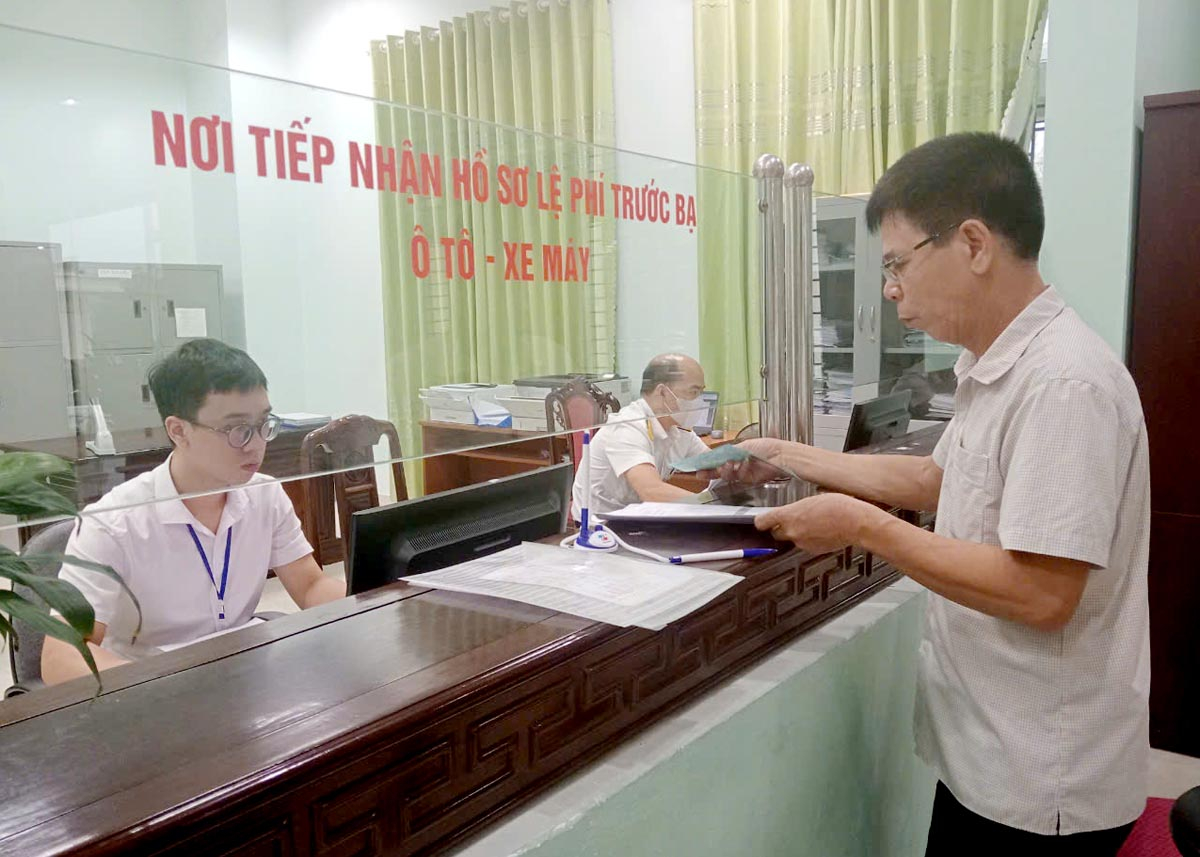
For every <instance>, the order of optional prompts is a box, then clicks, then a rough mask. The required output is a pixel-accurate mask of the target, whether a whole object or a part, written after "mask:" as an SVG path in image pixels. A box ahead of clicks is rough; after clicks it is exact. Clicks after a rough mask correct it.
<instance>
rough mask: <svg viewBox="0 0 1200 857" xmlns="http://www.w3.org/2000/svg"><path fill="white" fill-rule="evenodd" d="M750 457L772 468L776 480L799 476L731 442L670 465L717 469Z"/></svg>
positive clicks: (681, 469) (689, 469)
mask: <svg viewBox="0 0 1200 857" xmlns="http://www.w3.org/2000/svg"><path fill="white" fill-rule="evenodd" d="M750 459H754V460H755V461H761V462H762V463H763V464H766V465H767V466H768V467H771V468H773V469H774V470H775V471H777V472H778V474H779V476H778V480H784V479H799V478H800V477H799V476H797V475H796V474H795V473H793V472H792V471H791V470H789V469H788V468H786V467H782V466H780V465H778V464H775V463H774V462H773V461H768V460H767V459H765V458H763V457H762V456H761V455H755V454H754V453H752V452H751V451H750V450H748V449H745V448H744V447H741V446H737V445H736V444H731V443H730V444H725V445H724V446H718V447H715V448H714V449H710V450H708V451H707V452H701V453H700V454H699V455H690V456H688V457H687V458H681V459H680V460H679V461H675V462H672V463H671V467H672V468H674V469H675V470H678V471H679V472H681V473H695V472H696V471H697V470H719V469H720V467H721V465H722V464H728V463H729V462H731V461H749V460H750ZM778 480H772V481H778Z"/></svg>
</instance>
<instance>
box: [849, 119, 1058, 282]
mask: <svg viewBox="0 0 1200 857" xmlns="http://www.w3.org/2000/svg"><path fill="white" fill-rule="evenodd" d="M888 215H901V216H903V217H904V218H905V219H906V220H909V221H911V222H912V223H913V225H915V226H918V227H920V228H921V229H922V230H923V231H924V232H925V233H926V234H928V235H934V234H936V233H938V232H942V231H944V230H946V229H948V228H950V227H951V226H954V225H955V224H958V223H961V222H962V221H964V220H969V219H971V218H975V219H978V220H982V221H983V222H984V223H986V224H987V226H988V228H989V229H991V230H992V231H993V232H996V233H999V234H1000V235H1002V236H1004V238H1005V239H1007V241H1008V243H1009V246H1010V247H1011V248H1012V250H1013V252H1014V253H1015V254H1016V255H1017V256H1018V257H1019V258H1021V259H1036V258H1037V257H1038V253H1039V252H1040V251H1041V249H1042V235H1043V234H1044V233H1045V231H1046V214H1045V211H1044V210H1043V208H1042V191H1041V188H1039V187H1038V181H1037V175H1036V174H1035V173H1034V172H1033V164H1032V163H1031V162H1030V160H1029V156H1028V155H1027V154H1026V153H1025V150H1024V149H1022V148H1021V147H1020V146H1018V145H1017V144H1016V143H1014V142H1013V141H1012V140H1006V139H1004V138H1003V137H1000V136H999V135H997V134H984V133H967V134H949V135H947V136H945V137H937V138H935V139H933V140H930V141H929V142H928V143H923V144H922V145H920V146H917V148H915V149H913V150H912V151H910V152H908V153H906V154H905V155H903V156H902V157H901V158H900V160H898V161H896V163H894V164H892V165H891V166H890V167H888V169H887V171H886V172H885V173H884V174H883V175H882V176H881V177H880V179H879V182H878V184H876V185H875V190H874V191H872V192H871V198H870V200H868V202H867V228H868V229H870V230H871V232H878V231H879V225H880V223H882V222H883V220H884V218H885V217H887V216H888Z"/></svg>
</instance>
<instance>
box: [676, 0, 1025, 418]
mask: <svg viewBox="0 0 1200 857" xmlns="http://www.w3.org/2000/svg"><path fill="white" fill-rule="evenodd" d="M1047 2H1048V0H696V2H695V4H694V9H695V56H696V64H695V65H696V89H697V91H696V135H697V146H696V150H697V160H698V162H699V163H700V164H701V165H702V166H707V167H720V168H723V169H727V170H735V171H738V172H742V173H748V172H750V170H751V169H752V167H753V164H754V160H755V159H756V158H757V157H758V156H759V155H761V154H762V153H764V152H770V153H772V154H776V155H779V156H780V157H781V158H783V161H784V163H785V164H790V163H794V162H797V161H798V162H801V163H807V164H809V165H811V166H812V168H813V171H814V173H815V176H816V190H817V191H818V192H824V193H831V194H849V193H867V192H869V191H870V190H871V188H872V187H873V186H874V184H875V182H876V180H877V179H878V178H879V176H880V175H881V174H882V173H883V171H884V170H885V169H886V168H887V167H888V165H889V164H892V163H894V162H895V161H896V159H898V158H899V157H900V156H901V155H903V154H904V153H905V152H907V151H908V150H909V149H912V148H914V147H915V146H918V145H920V144H921V143H923V142H925V141H926V140H929V139H932V138H933V137H937V136H940V135H943V134H948V133H953V132H957V131H999V130H1000V128H1001V121H1002V119H1003V117H1004V111H1005V106H1006V105H1007V104H1008V102H1009V99H1010V97H1011V96H1012V93H1013V89H1014V86H1015V84H1016V81H1017V78H1018V75H1019V73H1020V70H1021V62H1022V58H1023V56H1024V55H1025V53H1026V50H1027V48H1028V46H1029V44H1030V42H1031V40H1032V39H1033V37H1034V34H1035V32H1037V30H1038V25H1039V23H1040V21H1041V20H1042V18H1043V16H1044V15H1045V11H1046V5H1047ZM699 204H700V206H701V210H702V211H704V212H705V213H706V216H705V217H703V218H701V219H700V222H699V227H700V228H699V232H698V245H699V253H700V266H699V267H700V289H699V291H700V342H701V343H702V345H701V362H702V363H703V364H704V366H705V369H706V371H708V372H709V373H710V377H709V382H710V386H713V387H714V388H715V389H720V390H721V391H722V395H728V396H731V397H736V398H734V399H733V400H735V401H736V400H746V399H755V398H758V395H759V390H760V383H759V376H758V372H757V367H758V365H759V363H760V362H761V351H760V349H761V346H760V338H759V328H760V324H761V318H760V315H759V306H758V302H759V289H760V287H759V281H758V248H757V245H756V243H755V242H756V240H757V239H756V238H755V235H756V234H757V230H756V229H753V228H751V227H749V226H748V224H752V223H753V222H754V220H755V212H754V200H753V199H751V198H749V196H748V195H747V194H745V193H740V194H731V193H730V192H729V186H728V183H727V182H720V181H719V180H718V181H714V180H712V179H708V180H706V176H705V174H704V171H701V179H700V185H699ZM747 416H749V415H747Z"/></svg>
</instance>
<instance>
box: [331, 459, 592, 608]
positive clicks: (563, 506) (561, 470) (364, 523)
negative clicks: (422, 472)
mask: <svg viewBox="0 0 1200 857" xmlns="http://www.w3.org/2000/svg"><path fill="white" fill-rule="evenodd" d="M573 481H574V472H573V468H572V466H571V463H570V462H566V463H564V464H556V465H553V466H551V467H540V468H538V469H537V470H533V471H530V472H529V473H520V474H518V475H516V476H508V477H505V478H503V479H493V480H491V481H489V482H483V483H480V484H479V485H468V486H467V487H465V488H456V489H454V490H453V491H444V492H442V493H439V494H433V495H431V496H429V497H421V498H419V499H416V500H403V501H401V502H399V503H392V504H391V505H388V506H379V507H376V508H374V509H365V510H363V511H361V512H355V513H354V514H353V515H352V516H351V518H350V551H349V554H348V563H347V571H346V576H347V580H348V583H349V591H350V594H351V595H354V594H357V593H359V592H366V591H368V590H371V589H375V588H376V587H379V586H383V585H384V584H385V583H391V582H392V581H394V580H398V579H399V578H401V577H406V576H408V575H410V574H420V573H421V572H425V571H434V570H436V569H439V568H445V567H447V566H450V565H456V564H458V563H460V562H466V561H467V560H470V559H476V558H478V557H481V556H487V555H488V554H491V553H495V552H496V551H500V550H504V549H505V548H509V547H512V546H514V545H518V544H520V543H521V542H522V541H534V540H536V539H541V538H545V537H546V536H552V535H555V534H557V533H561V532H563V531H564V530H565V529H566V526H567V515H568V513H569V510H570V505H571V484H572V482H573Z"/></svg>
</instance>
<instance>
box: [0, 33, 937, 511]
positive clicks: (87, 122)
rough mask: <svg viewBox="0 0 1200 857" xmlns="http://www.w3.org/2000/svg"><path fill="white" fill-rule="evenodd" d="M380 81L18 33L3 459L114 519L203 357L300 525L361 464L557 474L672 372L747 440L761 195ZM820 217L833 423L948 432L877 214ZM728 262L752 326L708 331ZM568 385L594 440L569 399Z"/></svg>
mask: <svg viewBox="0 0 1200 857" xmlns="http://www.w3.org/2000/svg"><path fill="white" fill-rule="evenodd" d="M372 58H373V63H374V69H375V76H376V85H377V92H378V93H380V97H379V98H376V99H371V98H365V97H361V96H354V95H348V94H344V93H339V92H334V91H330V90H324V89H320V88H316V87H312V86H307V85H299V84H294V83H290V82H287V81H282V80H277V79H272V78H266V77H261V76H256V75H250V74H243V73H237V72H233V71H230V70H228V69H223V68H218V67H213V66H207V65H202V64H197V63H189V62H183V61H177V60H171V59H167V58H163V57H160V56H155V55H150V54H143V53H138V52H132V51H126V50H121V49H116V48H111V47H105V46H101V45H96V44H90V43H85V42H79V41H74V40H69V39H64V38H59V37H52V36H47V35H41V34H37V33H32V32H29V31H23V30H16V29H10V28H7V27H2V26H0V71H2V72H3V77H4V80H5V81H6V82H7V84H8V85H7V86H5V87H4V88H3V90H0V113H2V114H3V115H4V116H5V117H6V121H5V123H4V125H3V127H0V293H2V294H3V306H4V313H3V314H2V315H3V318H0V449H2V450H5V451H10V452H11V451H40V452H47V453H50V454H52V455H56V456H58V457H60V458H62V459H64V460H65V461H67V462H69V464H70V466H71V470H70V474H69V476H67V475H65V476H64V477H63V483H62V490H63V491H64V492H66V493H67V494H68V495H69V496H70V497H71V499H72V501H73V502H74V503H75V504H76V506H77V507H78V508H82V507H83V506H84V505H86V504H88V503H91V502H93V501H95V500H96V499H98V498H99V497H101V496H102V495H103V494H105V493H106V492H107V491H109V490H111V489H112V488H114V487H115V486H117V485H120V484H122V483H123V482H126V481H128V480H130V479H132V478H134V477H136V476H137V475H139V474H141V473H145V472H147V471H149V470H151V469H152V468H154V467H155V466H157V465H159V464H161V463H162V462H163V461H164V460H165V459H166V456H167V454H168V453H169V452H170V450H171V441H170V440H169V439H168V437H167V434H166V432H165V430H164V428H163V420H162V416H161V415H160V413H159V409H158V403H157V402H156V400H155V397H154V394H153V390H152V389H151V384H150V380H149V377H148V373H149V370H150V369H151V367H153V366H154V365H155V364H157V363H158V362H159V361H161V360H162V359H163V358H165V357H166V356H167V355H169V354H171V353H172V352H174V351H175V350H176V349H177V348H179V347H180V346H181V345H183V344H185V343H188V342H192V341H195V340H198V339H202V338H213V339H218V340H221V341H222V342H225V343H227V344H229V345H233V346H236V347H238V348H242V349H245V350H246V351H247V352H248V353H249V355H250V356H251V357H252V358H253V360H254V361H255V362H256V363H257V364H258V366H260V367H261V369H262V371H263V373H264V374H265V376H266V378H267V381H268V387H269V398H270V406H271V408H272V410H273V412H274V413H275V414H277V415H278V416H279V417H280V418H281V426H280V429H279V433H278V435H277V436H276V437H275V438H274V440H272V441H271V443H270V444H269V445H268V446H267V447H266V451H265V453H264V457H263V458H262V461H261V472H262V473H263V474H267V475H269V476H271V477H274V478H277V479H280V480H286V481H290V482H294V483H296V484H294V485H292V486H291V487H290V488H289V493H290V494H291V495H292V496H293V499H294V500H296V502H297V503H298V504H300V503H302V502H310V500H311V498H310V500H305V499H304V498H305V492H306V491H308V490H309V488H308V487H305V486H304V485H301V484H300V483H307V482H310V481H312V478H313V477H315V476H318V475H327V474H330V473H335V472H344V471H347V470H349V469H352V468H356V467H357V468H359V469H361V468H362V467H363V465H365V464H374V465H376V467H375V470H374V474H375V478H376V483H377V490H378V494H379V499H380V501H381V502H386V501H387V500H389V499H393V498H396V497H397V496H404V495H407V496H408V497H415V496H419V495H421V494H423V493H431V492H437V491H442V490H447V489H449V488H454V487H459V486H461V485H463V484H471V483H473V482H478V481H483V480H486V479H491V478H496V477H498V476H504V475H509V474H512V473H519V472H525V471H527V470H530V469H533V468H536V467H541V466H545V465H546V464H551V463H556V462H558V461H561V460H563V458H564V456H566V457H570V456H571V454H572V448H571V441H570V432H569V431H568V429H570V430H578V429H581V428H584V427H587V426H589V425H595V424H598V423H603V422H604V421H605V420H606V419H609V418H610V417H609V413H608V412H609V411H610V410H618V409H620V408H622V407H625V406H627V405H630V403H632V402H634V401H635V400H637V399H638V398H639V396H640V386H641V379H642V372H643V369H644V367H645V366H646V365H647V363H648V361H649V360H650V359H651V358H652V357H654V356H655V355H657V354H661V353H666V352H678V353H683V354H687V355H690V356H693V357H697V358H699V359H700V360H701V362H702V363H703V364H704V369H705V372H706V381H707V387H708V389H709V390H710V391H714V392H717V393H718V394H719V395H720V399H719V402H718V404H717V405H716V407H715V408H714V409H713V412H712V417H711V419H712V423H713V425H712V426H711V428H712V429H713V433H712V434H711V435H709V436H708V437H709V438H710V441H709V442H710V443H711V442H712V441H714V440H716V441H719V440H727V439H733V438H736V437H738V436H739V435H740V434H753V433H754V427H753V426H752V425H751V424H752V423H754V422H755V421H756V420H757V413H758V398H759V396H760V395H761V387H760V385H759V383H758V379H757V369H758V366H759V363H760V362H761V358H760V355H761V338H760V327H761V314H762V307H761V306H760V305H759V300H758V296H760V295H761V289H760V286H759V284H758V282H756V281H754V280H753V279H751V276H750V274H748V273H743V272H745V271H748V270H749V269H750V268H751V267H752V266H747V265H745V264H742V260H743V259H744V258H745V257H746V256H747V254H750V253H757V231H758V218H757V216H756V212H757V204H756V189H755V186H754V182H753V180H752V178H751V177H750V176H749V175H748V174H739V173H732V172H726V171H721V170H713V169H706V168H701V167H698V166H696V165H694V164H687V163H681V162H676V161H668V160H663V159H659V158H653V157H649V156H646V155H641V154H636V153H631V152H625V151H621V150H619V149H616V148H613V147H611V146H605V145H599V144H597V143H589V142H581V141H580V140H578V139H572V138H568V137H564V136H553V135H550V134H544V133H536V132H531V131H527V130H520V129H517V128H512V127H507V126H503V125H497V124H493V123H487V122H482V121H478V120H473V119H466V118H463V117H460V116H454V115H450V114H446V113H441V112H438V111H436V110H430V109H420V108H416V107H412V106H408V105H406V104H403V103H400V102H401V101H402V99H401V98H400V96H402V95H403V94H404V93H405V91H406V90H405V68H406V63H409V62H411V61H412V58H411V57H406V56H405V52H404V40H403V39H393V40H388V41H387V42H381V43H378V44H376V45H374V46H373V48H372ZM592 132H593V133H592V136H593V137H595V138H596V139H601V138H605V137H606V135H605V133H603V129H592ZM607 136H608V137H609V138H610V137H611V130H609V133H608V135H607ZM817 186H818V187H819V186H820V176H817ZM817 196H818V198H817V201H816V214H817V217H816V224H817V228H816V234H815V238H814V241H815V244H816V247H815V251H816V252H815V254H814V258H815V260H816V265H815V267H816V272H815V276H814V284H815V286H816V288H815V300H814V319H813V329H814V363H815V372H814V374H815V382H816V387H815V389H816V392H815V396H814V399H815V402H814V409H815V411H816V412H817V413H818V414H819V415H825V416H836V417H839V418H842V419H845V418H848V415H849V407H850V404H851V403H852V402H853V401H858V400H862V399H866V398H872V397H874V396H876V395H879V394H882V393H887V392H890V391H892V390H894V389H904V388H911V389H912V390H913V396H912V403H913V414H914V416H922V417H930V418H935V419H944V418H946V417H947V416H948V415H949V409H950V408H951V407H952V393H953V373H952V372H950V371H949V369H950V367H951V366H952V364H953V360H954V349H950V348H948V347H946V346H942V345H940V344H937V343H932V342H928V341H927V340H925V339H924V338H921V337H919V336H917V335H916V334H913V333H910V332H907V331H905V330H904V329H903V326H902V325H901V324H900V322H899V320H898V319H897V317H896V314H895V308H894V307H893V306H892V305H891V304H889V302H887V301H886V300H883V299H882V295H881V289H880V274H879V266H878V262H879V259H878V257H879V247H878V239H877V238H876V237H873V236H870V235H869V234H868V233H867V231H866V228H865V222H864V219H863V211H864V208H865V200H863V199H858V198H838V197H832V196H827V195H821V194H818V195H817ZM733 211H737V212H744V213H745V215H746V216H745V217H744V218H741V219H736V220H731V219H730V217H729V213H730V212H733ZM705 223H707V224H708V225H709V227H710V228H709V229H707V230H706V231H705V232H703V233H702V231H701V228H700V227H701V225H702V224H705ZM713 224H720V226H721V229H714V228H712V227H713ZM725 229H728V230H729V231H728V233H726V232H723V231H721V230H725ZM701 240H704V241H707V242H710V246H709V248H708V252H707V253H702V252H701V249H702V248H701V246H700V244H701ZM722 242H727V243H728V248H729V249H728V254H729V256H730V257H733V256H735V255H736V256H737V261H736V262H735V263H733V264H729V265H725V266H723V267H722V270H724V271H728V272H731V273H729V275H728V280H729V282H728V288H729V290H730V294H731V295H733V296H734V299H733V300H732V301H730V302H729V304H730V305H731V306H732V305H738V306H739V307H740V309H739V312H740V313H741V315H740V318H742V319H744V323H742V322H740V321H738V320H737V319H734V318H732V317H731V321H730V324H729V325H728V327H727V331H726V334H725V335H724V336H713V335H711V333H710V334H709V335H708V336H705V337H703V338H702V336H701V334H700V329H701V325H700V322H699V318H700V315H701V312H702V307H701V302H700V297H699V292H698V288H697V282H698V270H699V266H700V265H701V264H711V263H712V260H713V259H714V258H716V259H719V258H720V257H721V256H722V255H723V252H724V248H723V247H722V246H721V245H722ZM713 244H715V245H716V250H715V251H714V249H713V246H712V245H713ZM702 260H708V261H707V262H704V261H702ZM706 329H709V330H710V328H706ZM577 377H582V378H583V379H585V380H586V381H588V382H590V384H591V385H592V387H591V388H590V392H591V394H592V395H593V396H594V397H596V398H599V399H601V400H602V401H603V402H604V403H605V404H604V409H602V410H601V411H599V412H598V413H599V414H600V415H599V417H598V418H597V419H596V420H595V421H594V422H593V420H592V419H590V418H589V417H587V416H586V415H585V416H580V415H579V414H573V415H571V416H569V417H566V418H564V419H560V418H559V415H565V412H562V411H560V412H556V411H555V410H554V397H553V396H550V402H549V405H548V401H547V397H548V395H549V394H551V393H553V392H554V391H556V390H561V388H563V387H564V386H565V385H567V384H568V383H569V382H570V381H571V380H572V379H574V378H577ZM747 378H748V379H749V380H748V381H747ZM609 397H611V398H609ZM347 415H364V416H366V417H369V418H371V419H372V420H374V421H376V422H373V423H371V424H370V425H369V426H367V427H365V428H363V427H361V426H360V429H361V433H357V434H353V433H352V434H347V432H348V429H347V428H346V426H345V425H344V424H341V423H338V422H337V421H338V420H339V419H340V418H342V417H346V416H347ZM568 422H569V423H570V425H569V426H568V425H567V423H568ZM217 428H228V426H225V427H220V426H219V427H217ZM334 429H337V431H333V430H334ZM393 429H394V433H393ZM319 430H328V431H326V433H325V434H320V435H315V436H314V437H313V438H310V435H313V433H314V432H317V431H319ZM330 432H332V433H330ZM348 438H349V439H348ZM306 440H307V441H308V443H306ZM394 462H400V463H402V465H403V466H402V468H399V469H393V468H392V467H390V466H387V465H389V464H390V463H394ZM401 475H402V481H403V485H401V484H400V482H401ZM68 483H69V484H68ZM231 484H232V483H231ZM326 489H327V486H326V488H321V489H320V491H317V492H316V493H315V494H314V496H317V495H320V497H323V498H324V499H322V500H320V502H321V503H322V504H323V506H322V508H323V509H324V511H323V512H322V514H324V515H327V516H331V515H332V514H333V513H332V511H330V510H329V509H328V504H329V497H328V491H327V490H326ZM214 490H219V489H214ZM312 502H316V501H312ZM31 523H35V521H33V520H25V521H21V522H18V521H12V520H5V521H2V522H0V528H7V529H11V528H14V527H17V526H18V525H28V524H31ZM329 526H330V527H331V528H332V529H336V525H335V524H333V523H330V525H329Z"/></svg>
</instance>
